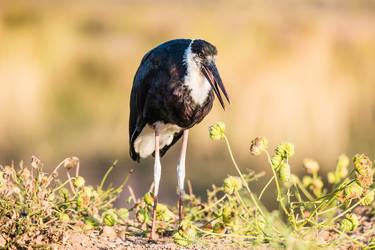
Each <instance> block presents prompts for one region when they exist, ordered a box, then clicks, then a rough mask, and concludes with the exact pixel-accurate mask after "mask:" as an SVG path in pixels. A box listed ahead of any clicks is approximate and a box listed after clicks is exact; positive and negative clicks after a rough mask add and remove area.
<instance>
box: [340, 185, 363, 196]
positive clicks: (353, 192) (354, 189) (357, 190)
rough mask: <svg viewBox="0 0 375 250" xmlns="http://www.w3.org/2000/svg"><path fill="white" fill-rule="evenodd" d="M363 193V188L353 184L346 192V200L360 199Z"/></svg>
mask: <svg viewBox="0 0 375 250" xmlns="http://www.w3.org/2000/svg"><path fill="white" fill-rule="evenodd" d="M362 193H363V188H362V187H361V186H360V185H358V183H357V182H352V183H350V184H349V185H348V186H346V188H345V190H344V194H345V198H347V199H358V198H359V197H361V195H362Z"/></svg>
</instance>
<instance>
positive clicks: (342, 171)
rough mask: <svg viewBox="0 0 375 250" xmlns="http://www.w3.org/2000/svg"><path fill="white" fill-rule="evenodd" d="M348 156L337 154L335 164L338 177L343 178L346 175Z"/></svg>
mask: <svg viewBox="0 0 375 250" xmlns="http://www.w3.org/2000/svg"><path fill="white" fill-rule="evenodd" d="M349 163H350V162H349V157H348V156H346V155H345V154H342V155H340V156H339V159H338V160H337V165H336V172H337V174H338V175H339V177H340V178H341V179H342V178H345V177H346V176H347V175H348V166H349Z"/></svg>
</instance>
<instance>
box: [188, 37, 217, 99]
mask: <svg viewBox="0 0 375 250" xmlns="http://www.w3.org/2000/svg"><path fill="white" fill-rule="evenodd" d="M193 42H194V40H193V41H191V43H190V44H189V47H187V49H186V50H185V54H184V63H185V65H186V68H187V72H186V73H187V74H186V75H185V78H184V85H186V86H187V87H188V88H189V89H190V90H191V92H190V96H191V97H192V98H193V101H194V102H195V103H196V104H198V105H202V104H203V103H204V102H205V101H206V99H207V96H208V92H209V91H210V90H211V85H210V83H209V82H208V81H207V79H206V77H205V76H204V75H203V74H202V73H201V70H200V68H199V67H198V65H197V63H196V62H195V61H194V59H193V53H192V52H191V44H192V43H193Z"/></svg>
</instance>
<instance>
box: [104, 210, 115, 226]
mask: <svg viewBox="0 0 375 250" xmlns="http://www.w3.org/2000/svg"><path fill="white" fill-rule="evenodd" d="M117 221H118V217H117V215H116V214H115V213H114V212H113V211H112V210H109V211H107V212H105V213H104V217H103V223H104V224H105V225H107V226H110V227H113V226H114V225H116V224H117Z"/></svg>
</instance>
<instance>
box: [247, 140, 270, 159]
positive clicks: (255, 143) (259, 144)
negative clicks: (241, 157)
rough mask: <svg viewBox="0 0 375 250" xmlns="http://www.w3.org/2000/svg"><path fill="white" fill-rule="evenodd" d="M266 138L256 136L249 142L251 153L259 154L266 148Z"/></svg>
mask: <svg viewBox="0 0 375 250" xmlns="http://www.w3.org/2000/svg"><path fill="white" fill-rule="evenodd" d="M267 147H268V140H267V139H266V138H264V137H256V138H255V139H254V140H252V141H251V143H250V153H251V154H252V155H260V154H261V153H262V152H263V151H265V150H267Z"/></svg>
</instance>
